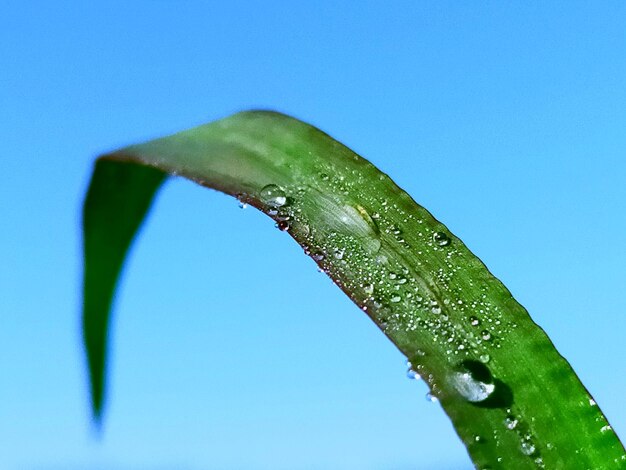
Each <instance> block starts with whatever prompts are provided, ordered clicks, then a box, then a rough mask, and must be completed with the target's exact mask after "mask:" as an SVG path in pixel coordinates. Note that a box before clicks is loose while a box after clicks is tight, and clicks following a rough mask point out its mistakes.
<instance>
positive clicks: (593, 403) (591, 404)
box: [589, 398, 598, 406]
mask: <svg viewBox="0 0 626 470" xmlns="http://www.w3.org/2000/svg"><path fill="white" fill-rule="evenodd" d="M589 406H598V404H597V403H596V401H595V400H594V399H593V398H590V399H589Z"/></svg>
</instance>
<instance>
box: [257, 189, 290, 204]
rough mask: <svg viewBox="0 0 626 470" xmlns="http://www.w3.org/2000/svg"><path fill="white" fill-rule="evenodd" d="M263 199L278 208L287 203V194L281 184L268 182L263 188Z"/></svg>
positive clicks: (261, 194)
mask: <svg viewBox="0 0 626 470" xmlns="http://www.w3.org/2000/svg"><path fill="white" fill-rule="evenodd" d="M260 196H261V201H262V202H263V203H264V204H265V205H267V206H270V207H273V208H278V207H283V206H284V205H285V204H287V195H286V194H285V191H283V189H282V188H281V187H280V186H277V185H275V184H268V185H267V186H264V187H263V189H261V193H260Z"/></svg>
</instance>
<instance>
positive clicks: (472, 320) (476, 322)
mask: <svg viewBox="0 0 626 470" xmlns="http://www.w3.org/2000/svg"><path fill="white" fill-rule="evenodd" d="M469 319H470V325H472V326H478V325H480V320H479V319H478V318H476V317H474V316H472V317H470V318H469Z"/></svg>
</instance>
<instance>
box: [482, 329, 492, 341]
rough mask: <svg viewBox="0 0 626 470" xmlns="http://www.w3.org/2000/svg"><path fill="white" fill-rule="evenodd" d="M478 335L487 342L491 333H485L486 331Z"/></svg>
mask: <svg viewBox="0 0 626 470" xmlns="http://www.w3.org/2000/svg"><path fill="white" fill-rule="evenodd" d="M480 334H481V335H482V338H483V339H484V340H485V341H489V340H490V339H491V333H489V331H487V330H483V331H481V332H480Z"/></svg>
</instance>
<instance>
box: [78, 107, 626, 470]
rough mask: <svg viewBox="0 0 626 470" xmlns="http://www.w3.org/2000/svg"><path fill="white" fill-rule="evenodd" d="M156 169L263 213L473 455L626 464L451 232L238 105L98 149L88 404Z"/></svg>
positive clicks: (534, 463) (317, 144)
mask: <svg viewBox="0 0 626 470" xmlns="http://www.w3.org/2000/svg"><path fill="white" fill-rule="evenodd" d="M128 163H135V164H136V165H132V164H131V165H129V164H128ZM149 168H157V169H158V171H157V170H150V169H149ZM116 171H119V172H120V174H119V175H116V174H115V172H116ZM160 171H163V172H166V173H170V174H176V175H181V176H184V177H187V178H189V179H192V180H194V181H196V182H198V183H199V184H202V185H204V186H207V187H210V188H213V189H218V190H220V191H223V192H225V193H228V194H231V195H233V196H236V197H237V198H238V199H240V200H241V201H243V202H246V203H249V204H251V205H253V206H255V207H257V208H258V209H260V210H261V211H263V212H265V213H266V214H268V215H269V216H270V217H272V218H273V219H274V220H275V221H276V223H277V225H278V226H279V228H281V229H282V230H284V231H286V232H287V233H289V234H290V235H291V236H292V237H293V238H294V239H295V240H296V241H297V242H298V243H299V244H300V245H301V246H302V247H303V248H304V250H305V253H306V254H308V255H310V256H311V257H312V258H313V259H314V260H315V261H316V262H317V263H318V264H319V266H320V267H321V268H322V269H323V270H324V271H325V272H326V273H327V274H328V275H329V276H330V277H331V278H332V279H333V280H334V281H335V283H336V284H337V285H338V286H339V287H340V288H341V289H342V290H343V291H344V292H345V293H346V294H347V295H348V296H350V298H351V299H352V300H353V301H354V302H355V303H356V304H357V305H358V306H359V307H360V308H361V309H362V310H364V311H365V312H366V314H367V315H368V316H369V317H370V318H371V319H372V320H373V321H374V322H376V324H377V325H378V326H379V327H380V329H381V330H382V331H383V332H384V334H385V335H386V336H387V337H388V338H389V339H390V340H391V341H392V342H393V343H394V344H395V345H396V346H397V347H398V348H399V349H400V350H401V351H402V352H403V353H404V354H405V355H406V356H407V358H408V359H409V360H410V361H411V364H412V368H413V370H414V371H415V372H416V373H417V374H419V375H420V376H421V377H422V378H423V379H424V380H425V381H426V382H427V383H428V385H429V386H430V389H431V393H432V395H433V397H435V398H437V399H438V400H439V402H440V403H441V405H442V407H443V409H444V410H445V412H446V413H447V414H448V416H449V417H450V419H451V420H452V422H453V424H454V426H455V429H456V431H457V433H458V434H459V436H460V438H461V439H462V440H463V442H464V443H465V445H466V446H467V449H468V452H469V453H470V456H471V457H472V459H473V461H474V462H475V464H476V465H477V467H479V468H492V469H496V468H502V469H512V468H515V469H526V468H549V469H554V468H563V469H594V470H595V469H612V468H624V467H625V466H626V456H625V453H624V448H623V446H622V445H621V443H620V442H619V440H618V438H617V436H616V435H615V433H614V432H613V430H612V429H611V427H610V426H609V424H608V422H607V421H606V418H605V417H604V416H603V414H602V412H601V411H600V409H599V408H598V406H597V405H596V404H595V402H594V401H593V400H592V398H591V396H590V395H589V394H588V392H587V391H586V390H585V388H584V387H583V386H582V384H581V383H580V381H579V380H578V378H577V377H576V375H575V374H574V372H573V371H572V369H571V367H570V366H569V364H568V363H567V362H566V361H565V360H564V359H563V358H562V357H561V356H560V355H559V354H558V352H557V351H556V350H555V348H554V346H553V345H552V343H551V342H550V340H549V339H548V338H547V336H546V335H545V333H544V332H543V331H542V330H541V329H540V328H539V327H538V326H537V325H536V324H535V323H534V322H533V321H532V320H531V318H530V317H529V316H528V313H527V312H526V310H525V309H524V308H523V307H522V306H521V305H520V304H519V303H517V302H516V301H515V300H514V299H513V297H512V296H511V294H510V292H509V291H508V290H507V289H506V288H505V287H504V286H503V285H502V283H501V282H500V281H498V280H497V279H496V278H494V277H493V276H492V275H491V273H490V272H489V271H488V270H487V269H486V268H485V266H484V265H483V264H482V262H481V261H480V260H479V259H478V258H477V257H476V256H474V255H473V254H472V253H471V252H470V251H469V250H468V249H467V247H466V246H465V245H464V244H463V243H462V242H461V240H459V239H458V238H457V237H455V236H454V235H453V234H452V233H450V231H449V230H448V229H447V228H446V227H445V226H444V225H442V224H441V223H440V222H439V221H437V220H436V219H435V218H434V217H433V216H432V215H431V214H430V213H429V212H428V211H426V210H425V209H424V208H423V207H421V206H419V205H418V204H416V203H415V201H413V200H412V199H411V197H410V196H409V195H408V194H406V193H405V192H404V191H402V190H401V189H400V188H398V186H396V185H395V184H394V183H393V181H391V179H389V178H388V177H387V176H386V175H384V174H383V173H381V172H380V171H379V170H378V169H376V168H375V167H374V166H373V165H371V164H370V163H369V162H367V161H366V160H364V159H363V158H361V157H359V156H358V155H356V154H355V153H354V152H352V151H351V150H350V149H348V148H347V147H345V146H343V145H341V144H340V143H338V142H337V141H335V140H334V139H332V138H330V137H329V136H328V135H326V134H324V133H323V132H321V131H319V130H318V129H316V128H314V127H312V126H310V125H307V124H305V123H303V122H300V121H298V120H296V119H293V118H290V117H288V116H284V115H282V114H278V113H272V112H263V111H257V112H246V113H240V114H236V115H234V116H231V117H229V118H226V119H223V120H220V121H216V122H214V123H211V124H207V125H204V126H200V127H197V128H194V129H191V130H188V131H185V132H181V133H178V134H175V135H173V136H170V137H166V138H163V139H157V140H153V141H150V142H147V143H145V144H140V145H135V146H130V147H127V148H124V149H122V150H120V151H117V152H114V153H111V154H108V155H105V156H103V157H102V158H101V160H99V164H98V167H97V169H96V175H95V176H94V182H93V183H92V184H93V185H95V186H96V188H95V189H94V188H92V189H91V190H90V195H89V196H88V200H87V206H86V211H87V213H88V216H87V217H86V221H87V222H88V223H87V230H86V239H87V241H86V247H87V248H88V249H87V251H86V257H87V270H86V273H87V276H86V279H85V285H86V287H85V289H86V292H87V293H89V292H91V291H92V290H93V292H98V294H97V295H96V294H90V295H92V298H91V300H89V299H87V300H86V302H85V319H86V325H88V328H86V332H87V334H86V338H87V350H88V351H89V356H90V367H91V370H92V386H93V390H94V403H95V404H96V405H98V406H99V404H100V403H101V401H102V395H101V390H102V388H103V380H102V371H103V364H104V361H103V358H104V351H105V339H106V325H107V323H106V318H107V312H108V308H109V305H110V298H111V292H112V289H113V286H114V284H115V278H116V276H117V273H118V271H119V266H120V265H121V263H122V259H123V255H124V253H125V251H126V249H127V247H128V243H129V242H130V240H131V239H132V234H133V231H134V230H135V229H136V227H138V226H139V224H140V220H141V218H142V217H143V215H144V214H145V211H146V209H147V207H148V205H149V201H150V199H151V197H152V195H153V193H154V191H155V190H156V188H157V187H158V185H159V183H160V182H161V180H162V174H161V173H160ZM105 172H109V173H110V174H105ZM105 179H111V180H115V181H111V182H109V183H105V181H104V180H105ZM117 180H119V181H117ZM108 185H110V186H108ZM92 193H93V194H92ZM92 200H93V201H94V202H92ZM129 201H134V202H132V203H130V202H129ZM107 203H108V204H110V208H106V207H104V206H103V204H107ZM127 204H128V207H126V205H127ZM92 210H93V211H94V213H93V214H92V213H91V211H92ZM118 224H121V226H122V228H120V227H117V225H118ZM96 299H99V300H96ZM92 317H93V318H92ZM242 328H245V320H243V319H242ZM346 334H349V332H346ZM407 406H410V405H409V404H407ZM97 410H99V408H97ZM416 425H419V424H416ZM416 454H417V455H419V449H418V448H417V447H416Z"/></svg>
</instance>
